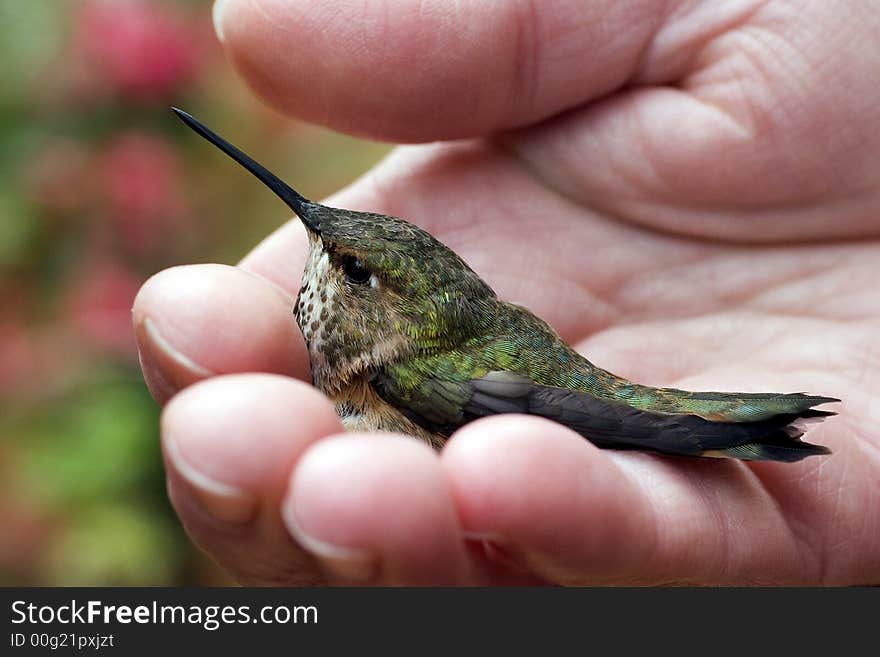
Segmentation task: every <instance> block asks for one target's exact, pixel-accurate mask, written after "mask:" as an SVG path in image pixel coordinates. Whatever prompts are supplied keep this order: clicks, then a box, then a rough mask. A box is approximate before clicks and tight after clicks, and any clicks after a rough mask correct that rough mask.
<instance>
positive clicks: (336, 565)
mask: <svg viewBox="0 0 880 657" xmlns="http://www.w3.org/2000/svg"><path fill="white" fill-rule="evenodd" d="M300 515H306V516H307V515H308V514H305V513H298V512H297V510H296V504H295V503H294V502H293V500H292V499H290V498H288V501H287V502H285V504H284V507H283V510H282V517H283V519H284V524H285V526H286V527H287V531H288V532H290V535H291V536H293V538H294V540H296V542H297V543H299V545H300V546H301V547H302V548H304V549H305V550H306V551H308V552H310V553H311V554H313V555H314V556H316V557H318V558H319V559H320V561H321V563H322V565H323V567H324V568H325V570H327V571H329V572H330V574H332V575H335V576H336V577H338V578H340V579H342V580H345V581H347V582H353V583H359V584H366V583H368V582H372V581H375V579H376V576H377V574H378V571H379V562H378V559H377V558H376V556H375V555H374V554H373V553H371V552H370V551H368V550H362V549H358V548H352V547H346V546H342V545H336V544H335V543H331V542H329V541H326V540H324V539H323V538H320V537H317V536H315V535H314V534H312V533H311V532H309V531H308V530H307V529H306V527H307V526H308V525H307V523H308V518H304V519H303V518H300V517H299V516H300ZM304 524H305V526H304Z"/></svg>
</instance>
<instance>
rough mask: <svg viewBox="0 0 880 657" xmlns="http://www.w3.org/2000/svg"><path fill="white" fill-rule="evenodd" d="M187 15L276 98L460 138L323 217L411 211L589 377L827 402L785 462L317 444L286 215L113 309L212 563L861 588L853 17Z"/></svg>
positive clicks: (872, 269) (535, 431) (865, 240)
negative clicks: (212, 23) (540, 321)
mask: <svg viewBox="0 0 880 657" xmlns="http://www.w3.org/2000/svg"><path fill="white" fill-rule="evenodd" d="M658 6H660V7H662V8H664V10H665V12H666V13H663V14H660V13H658V10H657V7H658ZM218 22H219V24H220V25H221V27H222V32H223V38H224V41H225V47H226V49H227V52H228V54H229V56H230V58H231V59H232V61H233V62H234V63H235V65H236V66H237V68H238V69H239V70H240V71H241V73H242V74H243V75H244V76H245V78H246V79H247V80H248V82H249V83H250V84H251V85H252V86H253V87H254V89H255V90H256V91H257V92H258V93H260V94H261V95H262V96H263V97H264V98H265V99H266V100H267V101H268V102H270V103H271V104H273V105H275V106H276V107H279V108H281V109H282V110H284V111H287V112H289V113H290V114H293V115H296V116H299V117H302V118H304V119H307V120H311V121H316V122H319V123H323V124H326V125H328V126H331V127H334V128H337V129H341V130H346V131H349V132H354V133H357V134H361V135H366V136H371V137H375V138H383V139H388V140H401V141H428V140H441V139H464V138H466V140H464V141H456V142H454V143H443V144H432V145H423V146H407V147H402V148H399V149H397V150H396V151H395V152H394V153H393V154H392V155H391V156H390V157H388V158H387V159H386V160H385V161H384V162H382V163H381V164H380V165H378V166H377V167H376V168H375V169H374V170H373V171H371V172H370V173H369V174H367V175H366V176H364V177H363V178H362V179H361V180H359V181H358V182H356V183H355V184H354V185H352V186H351V187H350V188H348V189H346V190H344V191H343V192H341V193H339V194H338V195H336V196H335V197H334V198H332V199H330V200H329V201H328V204H330V205H336V206H340V207H347V208H352V209H359V210H371V211H377V212H382V213H386V214H392V215H396V216H400V217H403V218H405V219H407V220H410V221H412V222H414V223H417V224H419V225H420V226H422V227H423V228H425V229H427V230H428V231H429V232H431V233H433V234H434V235H435V236H437V237H438V238H439V239H440V240H441V241H443V242H444V243H446V244H447V245H448V246H450V248H452V249H453V250H455V251H457V252H458V253H459V254H461V255H462V257H463V258H464V259H465V260H466V261H467V262H468V263H469V264H471V265H472V267H473V268H474V269H475V270H476V271H477V272H478V273H479V274H481V275H482V276H483V277H484V278H485V279H486V280H487V281H488V282H489V283H490V284H491V285H492V286H493V287H494V288H495V290H496V291H497V292H498V294H499V296H500V297H501V298H503V299H506V300H509V301H514V302H517V303H521V304H523V305H526V306H527V307H529V308H530V309H531V310H532V311H534V312H535V313H536V314H537V315H539V316H540V317H542V318H544V319H546V320H547V321H549V322H550V323H551V324H552V325H553V326H554V328H556V330H557V331H558V332H559V333H560V334H561V335H562V337H563V338H564V339H566V340H567V341H569V342H570V343H572V344H574V345H575V346H576V347H577V348H578V349H579V350H580V351H581V352H582V353H584V354H585V355H587V357H588V358H590V360H591V361H593V362H594V363H596V364H597V365H599V366H601V367H604V368H606V369H610V370H611V371H613V372H615V373H616V374H619V375H621V376H625V377H627V378H630V379H634V380H636V381H638V382H640V383H646V384H651V385H674V386H677V387H682V388H690V389H713V390H724V389H728V390H743V391H750V390H754V391H761V390H773V391H780V392H783V391H792V392H794V391H799V390H807V391H810V392H814V393H819V394H825V395H831V396H836V397H840V398H841V399H843V400H844V404H843V406H842V407H841V414H840V416H838V417H836V418H832V419H830V420H828V421H826V422H825V423H823V424H822V425H820V426H817V427H815V428H813V429H811V432H810V440H811V442H816V443H819V444H824V445H828V446H829V447H831V448H832V450H833V452H834V453H833V454H832V455H831V456H828V457H815V458H809V459H806V460H804V461H801V462H799V463H796V464H780V463H753V464H745V463H742V462H737V461H727V460H725V461H717V460H708V459H706V460H697V459H694V460H689V459H677V458H669V457H663V456H658V455H653V454H647V453H636V452H613V451H603V450H600V449H597V448H596V447H594V446H593V445H592V444H590V443H589V442H588V441H585V440H583V439H582V438H581V437H580V436H578V435H576V434H574V433H573V432H571V431H569V430H567V429H565V428H564V427H561V426H559V425H555V424H553V423H550V422H548V421H543V420H539V419H537V418H532V417H521V416H498V417H493V418H488V419H484V420H481V421H478V422H475V423H472V424H470V425H468V426H466V427H465V428H463V429H462V430H460V431H459V432H457V434H455V435H454V436H453V437H452V438H451V439H450V441H449V443H448V444H447V446H446V447H445V449H444V450H443V451H442V452H441V453H440V454H436V453H434V452H433V451H431V450H430V449H429V448H427V447H425V446H423V445H422V444H420V443H417V442H416V441H413V440H408V439H404V438H401V437H398V436H391V435H369V436H368V435H354V434H345V435H338V434H339V433H340V432H341V430H342V428H341V425H340V423H339V421H338V419H337V418H336V416H335V413H334V411H333V408H332V406H331V405H330V404H329V403H328V401H327V400H326V399H324V398H323V397H322V396H321V395H320V394H319V393H318V392H317V391H315V390H314V389H313V388H311V387H310V386H308V385H307V384H305V383H303V382H301V381H299V380H297V379H308V360H307V355H306V352H305V349H304V347H303V344H302V341H301V337H300V335H299V332H298V330H297V328H296V326H295V324H294V322H293V319H292V314H291V307H292V303H293V297H294V295H295V293H296V291H297V289H298V287H299V284H300V280H299V279H300V273H301V270H302V266H303V262H304V257H305V253H306V239H305V234H304V231H303V229H302V227H301V225H300V224H299V222H298V221H296V220H294V221H292V222H290V223H288V224H287V225H285V226H284V227H282V228H281V229H279V230H278V231H277V232H276V233H275V234H273V235H271V236H269V237H268V238H267V239H266V240H265V241H264V242H263V243H262V244H261V245H260V246H258V247H257V248H256V249H255V250H254V251H253V252H252V253H251V254H249V255H248V256H247V257H246V258H245V259H244V260H243V261H242V262H241V263H240V264H239V265H238V266H237V267H226V266H219V265H196V266H188V267H178V268H174V269H171V270H167V271H165V272H162V273H160V274H158V275H157V276H155V277H154V278H152V279H151V280H150V281H148V282H147V284H146V285H145V286H144V288H143V289H142V291H141V293H140V295H139V296H138V299H137V301H136V304H135V309H134V320H135V326H136V333H137V336H138V344H139V347H140V350H141V354H142V362H143V365H144V374H145V378H146V380H147V383H148V385H149V386H150V389H151V391H152V392H153V394H154V396H155V397H156V398H157V400H158V401H160V402H161V403H165V402H168V405H167V407H166V408H165V410H164V413H163V417H162V444H163V451H164V454H165V458H166V464H167V472H168V485H169V491H170V495H171V499H172V502H173V503H174V506H175V508H176V509H177V512H178V514H179V515H180V518H181V521H182V522H183V523H184V525H185V526H186V528H187V530H188V531H189V533H190V535H191V536H192V537H193V539H194V540H195V541H196V542H197V543H199V544H200V545H201V546H202V547H203V548H204V549H205V550H207V551H208V552H209V553H210V554H211V555H212V556H213V557H214V558H215V559H216V560H217V561H218V563H220V564H221V565H222V566H223V567H224V568H225V569H227V570H228V571H229V572H230V573H231V574H232V576H233V577H235V578H236V579H237V580H239V581H240V582H242V583H245V584H315V583H325V582H330V583H373V584H464V583H471V584H495V583H527V584H528V583H541V582H548V583H560V584H604V583H610V584H663V583H693V584H849V583H875V584H876V583H878V582H880V496H878V491H880V437H878V431H877V428H876V427H877V425H878V420H880V414H878V410H877V409H878V408H880V406H878V404H877V403H876V399H877V398H878V395H880V357H878V354H880V351H878V348H877V346H876V344H877V336H878V334H880V333H878V330H880V295H878V293H877V292H876V290H875V289H874V288H873V285H874V284H876V283H875V281H876V279H877V278H878V276H880V244H878V242H877V238H878V235H880V185H878V171H880V88H878V87H877V86H876V85H873V84H871V83H870V81H871V80H873V79H875V78H876V75H877V71H878V68H880V43H878V41H877V39H876V34H877V32H878V30H880V16H878V15H877V13H876V12H875V11H873V8H872V6H870V3H859V2H849V3H847V4H846V10H844V9H843V5H839V4H837V5H834V6H832V5H831V4H829V3H812V4H809V5H798V6H795V5H792V4H789V3H785V2H781V1H772V0H771V1H770V2H763V3H758V2H755V3H733V4H731V3H712V2H704V3H698V4H696V5H694V4H693V3H671V4H670V3H665V4H663V3H653V2H644V1H642V2H637V1H632V2H598V1H596V2H591V3H583V2H572V3H546V4H539V3H536V2H510V3H473V7H469V8H467V9H465V8H464V7H463V6H462V5H461V3H443V2H437V3H425V2H421V3H407V2H403V1H402V0H386V1H385V2H374V3H367V4H365V5H360V6H358V7H355V6H353V5H352V6H347V5H344V4H343V5H341V6H338V5H333V4H332V3H330V4H325V5H322V4H320V3H310V2H305V1H304V0H259V1H258V0H251V1H250V2H244V1H241V0H226V1H225V2H224V3H223V6H222V10H219V11H218ZM279 53H281V55H279ZM232 137H234V135H232ZM255 155H259V154H255ZM231 175H234V174H231ZM290 182H291V183H292V184H293V185H294V186H295V185H296V181H290ZM247 372H250V373H247ZM253 372H260V373H253ZM199 381H200V382H199ZM197 382H198V383H197ZM190 384H195V385H190ZM187 386H189V387H187ZM184 388H185V390H183V389H184ZM181 390H182V391H181ZM179 391H180V392H179ZM169 400H170V401H169Z"/></svg>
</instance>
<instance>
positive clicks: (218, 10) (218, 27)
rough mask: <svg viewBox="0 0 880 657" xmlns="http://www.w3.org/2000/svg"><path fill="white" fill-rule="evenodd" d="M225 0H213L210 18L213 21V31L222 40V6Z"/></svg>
mask: <svg viewBox="0 0 880 657" xmlns="http://www.w3.org/2000/svg"><path fill="white" fill-rule="evenodd" d="M225 4H226V0H214V7H213V8H212V9H211V18H212V19H213V21H214V32H216V33H217V38H218V39H220V41H221V42H222V41H223V7H224V5H225Z"/></svg>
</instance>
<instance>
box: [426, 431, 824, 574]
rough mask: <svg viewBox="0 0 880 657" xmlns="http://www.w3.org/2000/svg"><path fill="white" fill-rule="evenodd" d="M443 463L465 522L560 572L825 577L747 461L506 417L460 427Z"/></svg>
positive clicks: (526, 559) (531, 562) (521, 559)
mask: <svg viewBox="0 0 880 657" xmlns="http://www.w3.org/2000/svg"><path fill="white" fill-rule="evenodd" d="M443 464H444V467H445V468H446V471H447V473H448V474H449V478H450V481H451V484H452V490H453V495H454V497H455V500H456V504H457V505H458V509H459V517H460V521H461V524H462V527H463V528H464V530H465V531H467V532H473V533H476V534H483V535H485V536H487V537H488V538H489V540H491V541H492V542H493V543H495V544H497V545H499V546H500V549H501V550H502V551H503V552H504V553H505V554H507V555H508V556H509V557H511V558H512V559H514V560H515V561H517V562H518V563H520V564H521V565H522V566H524V567H526V568H528V569H530V570H531V571H532V572H534V573H536V574H538V575H539V576H541V577H544V578H546V579H549V580H551V581H555V582H558V583H564V584H663V583H697V582H699V583H703V584H724V583H727V584H730V583H734V584H744V583H785V582H805V581H810V580H811V578H813V577H815V575H816V573H815V569H816V564H815V563H812V562H810V560H809V558H808V557H807V556H806V555H805V554H804V553H803V552H802V551H801V550H799V549H798V542H797V540H796V538H795V537H793V536H792V533H791V531H790V529H788V528H787V527H786V525H785V523H784V521H783V520H782V519H781V518H780V516H779V515H778V513H777V512H776V506H775V505H774V503H773V500H772V498H770V497H769V495H767V494H766V493H765V492H763V490H762V489H761V488H760V486H758V485H757V483H756V481H757V480H756V478H755V477H754V476H753V475H752V474H751V472H750V471H749V470H748V469H746V468H745V467H744V466H742V464H739V463H733V462H727V461H723V462H719V461H715V460H712V461H709V460H693V461H690V460H686V459H671V458H664V457H658V456H652V455H647V454H627V453H619V452H609V451H602V450H599V449H597V448H596V447H594V446H593V445H591V444H590V443H589V442H587V441H585V440H584V439H583V438H581V437H580V436H578V435H577V434H575V433H574V432H571V431H569V430H567V429H565V428H563V427H560V426H558V425H555V424H552V423H550V422H547V421H543V420H538V419H535V418H521V417H504V418H493V419H491V420H486V421H481V422H477V423H473V424H471V425H468V426H467V427H465V428H464V429H462V430H460V431H459V432H457V433H456V434H455V435H454V436H453V438H452V439H451V441H450V442H449V443H448V445H447V447H446V449H445V451H444V453H443ZM783 467H792V466H791V465H788V464H786V466H783ZM795 467H797V466H795ZM805 467H806V468H809V467H810V466H809V465H807V466H805Z"/></svg>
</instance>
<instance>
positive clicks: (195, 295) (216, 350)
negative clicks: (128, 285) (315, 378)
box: [132, 265, 309, 403]
mask: <svg viewBox="0 0 880 657" xmlns="http://www.w3.org/2000/svg"><path fill="white" fill-rule="evenodd" d="M292 307H293V301H292V300H291V297H290V296H288V295H287V294H285V293H284V292H283V291H281V290H279V289H278V288H276V287H275V286H273V285H271V284H269V283H268V282H266V281H265V280H262V279H261V278H260V277H258V276H254V275H253V274H250V273H248V272H246V271H243V270H242V269H239V268H236V267H227V266H224V265H191V266H186V267H174V268H171V269H167V270H165V271H162V272H160V273H158V274H156V275H155V276H153V277H152V278H150V279H149V280H148V281H147V282H146V283H145V284H144V286H143V287H142V288H141V290H140V292H139V293H138V295H137V297H136V299H135V302H134V308H133V310H132V314H133V322H134V327H135V335H136V338H137V345H138V351H139V353H140V360H141V366H142V369H143V372H144V378H145V380H146V382H147V386H148V387H149V388H150V391H151V392H152V394H153V396H154V397H155V398H156V400H157V401H159V402H160V403H164V402H166V401H167V400H168V399H170V398H171V396H172V395H174V394H175V393H176V392H177V391H178V390H180V389H182V388H184V387H186V386H188V385H190V384H192V383H194V382H196V381H199V380H201V379H205V378H208V377H210V376H213V375H216V374H225V373H233V372H250V371H262V372H276V373H281V374H289V375H291V376H299V377H305V376H307V373H308V371H309V370H308V355H307V353H306V350H305V346H304V344H303V342H302V338H301V336H300V335H299V332H298V331H297V330H296V324H295V322H294V320H293V315H292V311H291V308H292Z"/></svg>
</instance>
